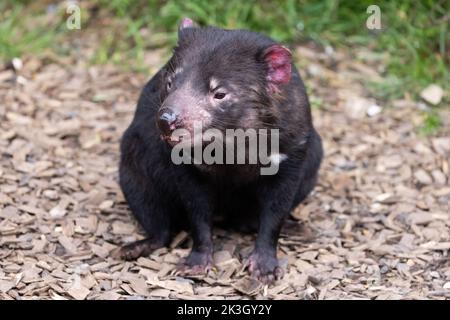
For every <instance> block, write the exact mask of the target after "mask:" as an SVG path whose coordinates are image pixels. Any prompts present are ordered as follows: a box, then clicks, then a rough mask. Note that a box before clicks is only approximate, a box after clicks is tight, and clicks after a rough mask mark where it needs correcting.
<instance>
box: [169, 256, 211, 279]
mask: <svg viewBox="0 0 450 320" xmlns="http://www.w3.org/2000/svg"><path fill="white" fill-rule="evenodd" d="M211 268H212V253H211V252H199V251H191V253H190V254H189V255H188V256H187V258H186V259H185V260H184V261H183V263H182V264H181V265H179V266H178V268H177V273H178V274H180V275H182V276H198V275H203V274H206V273H208V271H209V270H211Z"/></svg>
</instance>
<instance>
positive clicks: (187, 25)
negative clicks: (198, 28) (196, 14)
mask: <svg viewBox="0 0 450 320" xmlns="http://www.w3.org/2000/svg"><path fill="white" fill-rule="evenodd" d="M186 28H194V21H192V20H191V19H189V18H186V17H185V18H183V20H181V22H180V25H179V26H178V31H181V30H183V29H186Z"/></svg>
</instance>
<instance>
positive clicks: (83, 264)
mask: <svg viewBox="0 0 450 320" xmlns="http://www.w3.org/2000/svg"><path fill="white" fill-rule="evenodd" d="M298 53H299V56H300V57H301V58H300V59H299V61H300V62H299V65H303V67H302V70H303V74H304V77H305V78H306V80H307V81H306V82H307V86H308V88H309V89H310V92H311V100H312V103H313V105H315V104H317V103H318V101H319V102H320V103H319V104H320V105H321V107H319V108H314V117H315V124H316V126H317V128H318V131H319V132H320V134H321V135H322V137H323V139H324V145H325V150H326V158H325V161H324V164H323V166H322V171H321V176H320V180H319V183H318V186H317V188H316V189H315V191H314V192H313V194H312V195H311V196H310V197H309V198H308V199H307V201H306V202H305V203H304V204H302V205H301V206H300V207H299V208H297V209H296V210H295V211H294V212H293V213H292V217H293V220H292V221H290V222H289V223H288V224H287V225H286V227H285V229H284V230H283V234H282V238H281V240H280V244H281V245H280V248H279V253H278V255H279V258H280V260H281V264H282V266H283V267H284V268H285V269H286V275H285V277H284V278H283V279H282V280H281V281H278V282H277V283H275V285H272V286H269V287H267V286H264V285H263V284H262V283H260V282H258V281H257V280H254V279H252V278H250V277H248V275H247V273H246V271H243V270H242V269H243V265H242V261H243V257H245V256H246V255H247V254H248V253H249V251H250V250H251V245H252V243H253V239H254V236H250V235H242V234H232V233H229V232H227V231H223V230H215V246H216V253H215V255H214V260H215V268H214V269H213V270H211V271H210V272H209V274H208V275H207V276H204V277H199V278H182V277H179V276H177V275H176V274H175V267H176V264H177V263H178V261H179V259H180V258H182V257H185V256H186V255H187V253H188V251H189V246H190V239H189V237H188V236H187V234H185V233H181V234H179V235H178V236H177V237H176V238H175V239H174V241H173V243H172V245H171V246H170V248H163V249H160V250H157V251H156V252H154V253H153V254H152V255H150V256H149V257H142V258H140V259H138V260H137V261H135V262H124V261H120V260H116V259H114V258H113V257H112V254H111V253H112V251H113V250H115V249H116V248H117V247H118V246H120V245H123V244H125V243H128V242H131V241H134V240H137V239H141V238H143V237H144V235H143V234H142V232H141V230H140V229H139V227H138V226H137V224H136V222H135V221H134V220H133V219H132V218H131V216H130V213H129V210H128V208H127V205H126V203H125V202H124V198H123V195H122V194H121V192H120V190H119V187H118V185H117V163H118V144H119V139H120V136H121V133H122V132H123V130H124V129H125V128H126V127H127V125H128V123H129V122H130V120H131V117H132V115H133V112H134V107H135V103H136V100H137V97H138V95H139V91H140V89H141V87H142V86H143V84H144V83H145V81H146V79H145V77H144V76H143V75H138V74H134V73H127V72H123V71H119V69H118V68H117V67H113V66H89V65H88V64H87V63H85V62H84V61H82V60H78V61H77V60H72V62H71V63H63V62H55V61H53V62H52V61H51V60H50V61H46V60H45V59H41V60H40V59H37V58H33V57H28V58H24V59H23V66H22V67H21V68H20V70H14V69H11V68H3V69H0V299H148V298H155V299H168V298H170V299H195V298H197V299H246V298H249V299H253V298H258V299H445V298H450V256H449V251H450V205H449V203H450V186H449V183H450V178H449V172H450V169H449V165H450V160H449V159H450V135H449V133H450V129H449V128H450V125H449V119H450V116H449V115H450V113H449V112H448V111H445V110H444V111H443V113H442V114H443V117H442V119H443V128H442V130H441V132H440V134H439V135H437V136H432V137H424V136H422V135H420V134H418V131H417V130H416V125H417V124H418V122H419V121H421V120H420V119H422V110H421V106H422V105H423V103H422V104H421V103H416V102H414V101H412V100H409V99H406V98H405V99H399V100H394V101H390V102H389V104H386V105H382V106H381V107H380V106H378V105H376V101H375V100H373V99H372V98H371V97H370V96H369V95H368V94H367V92H366V90H365V88H364V86H363V85H361V81H360V80H361V79H362V78H364V77H371V78H376V77H377V75H378V70H377V68H376V67H368V66H367V65H365V64H362V63H357V62H353V59H351V58H349V57H348V56H345V55H342V54H340V53H334V54H333V55H331V56H330V54H325V53H321V52H316V51H315V50H313V49H311V48H308V47H299V48H298ZM422 107H423V106H422Z"/></svg>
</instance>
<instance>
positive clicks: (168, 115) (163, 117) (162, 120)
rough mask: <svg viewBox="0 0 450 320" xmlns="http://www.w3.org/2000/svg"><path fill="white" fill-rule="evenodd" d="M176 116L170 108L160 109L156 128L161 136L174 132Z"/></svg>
mask: <svg viewBox="0 0 450 320" xmlns="http://www.w3.org/2000/svg"><path fill="white" fill-rule="evenodd" d="M176 122H177V114H176V113H175V112H174V111H173V110H172V109H170V108H162V109H160V110H159V111H158V128H159V130H161V132H162V134H163V135H165V136H169V135H170V134H171V133H172V131H173V130H175V123H176Z"/></svg>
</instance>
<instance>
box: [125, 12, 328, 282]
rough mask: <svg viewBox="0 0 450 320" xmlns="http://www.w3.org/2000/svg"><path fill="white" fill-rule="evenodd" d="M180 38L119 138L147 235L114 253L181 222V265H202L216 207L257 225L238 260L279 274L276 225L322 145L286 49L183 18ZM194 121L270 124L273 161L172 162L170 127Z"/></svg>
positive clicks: (142, 244) (312, 173) (130, 193)
mask: <svg viewBox="0 0 450 320" xmlns="http://www.w3.org/2000/svg"><path fill="white" fill-rule="evenodd" d="M178 38H179V39H178V44H177V46H176V47H175V48H174V51H173V56H172V57H171V58H170V60H169V61H168V63H167V64H166V65H165V66H164V67H163V68H162V69H161V70H159V72H158V73H157V74H156V75H155V76H154V77H153V78H152V79H151V80H150V81H149V82H148V83H147V84H146V85H145V87H144V89H143V91H142V93H141V96H140V98H139V101H138V105H137V109H136V112H135V115H134V119H133V121H132V122H131V124H130V126H129V127H128V129H127V130H126V131H125V133H124V135H123V138H122V141H121V161H120V170H119V173H120V186H121V188H122V191H123V193H124V195H125V198H126V200H127V202H128V204H129V206H130V208H131V211H132V212H133V214H134V216H135V217H136V218H137V220H138V221H139V223H140V224H141V225H142V227H143V228H144V229H145V231H146V233H147V235H148V238H147V239H145V240H141V241H137V242H134V243H131V244H128V245H126V246H124V247H122V248H121V249H120V251H119V254H120V256H121V257H122V258H124V259H136V258H137V257H139V256H141V255H148V254H150V253H151V252H152V251H153V250H155V249H157V248H159V247H163V246H166V245H167V244H168V243H169V242H170V241H171V237H172V236H173V235H174V232H176V231H177V230H179V229H180V228H189V230H190V233H191V236H192V240H193V247H192V250H191V252H190V254H189V255H188V257H187V258H186V259H185V261H184V262H183V263H182V264H180V272H182V273H187V274H190V273H199V272H200V273H201V272H205V271H206V270H207V269H208V268H209V267H210V266H211V264H212V253H213V243H212V225H213V220H214V221H215V218H216V217H218V216H220V217H222V218H223V219H222V220H223V221H225V225H226V223H228V225H229V226H231V227H236V228H238V229H242V230H244V229H246V230H254V231H257V238H256V242H255V247H254V249H253V252H252V253H251V254H250V256H249V257H248V258H247V260H246V264H247V266H248V270H249V272H250V273H251V274H252V276H254V277H256V278H258V279H260V280H262V281H266V282H270V281H273V280H274V279H278V278H280V277H281V276H282V270H281V268H280V267H279V265H278V260H277V257H276V252H277V244H278V237H279V234H280V229H281V227H282V224H283V221H284V220H285V219H286V217H287V216H288V215H289V213H290V211H291V210H292V209H293V208H295V207H296V206H297V205H298V204H299V203H300V202H301V201H303V199H305V197H306V196H307V195H308V194H309V193H310V191H311V190H312V189H313V187H314V185H315V182H316V180H317V174H318V170H319V167H320V162H321V160H322V153H323V152H322V143H321V139H320V136H319V135H318V134H317V132H316V131H315V129H314V127H313V124H312V118H311V111H310V106H309V102H308V97H307V94H306V91H305V88H304V85H303V82H302V80H301V78H300V75H299V73H298V71H297V69H296V68H295V66H294V64H293V62H292V57H291V53H290V51H289V50H288V49H287V48H285V47H284V46H282V45H280V44H278V43H276V42H275V41H273V40H272V39H270V38H269V37H266V36H264V35H261V34H259V33H255V32H250V31H245V30H223V29H219V28H215V27H205V28H200V27H197V26H195V25H194V24H193V22H192V20H190V19H187V18H186V19H183V21H182V22H181V24H180V27H179V32H178ZM195 123H200V124H201V125H202V130H203V131H206V130H208V129H215V130H216V131H215V132H217V131H219V132H223V133H225V132H226V131H227V130H229V129H243V130H246V129H277V130H278V134H277V135H276V138H277V139H278V141H279V144H278V145H279V148H278V150H277V152H276V153H274V152H273V150H272V151H270V152H272V153H270V156H269V157H268V159H269V160H270V161H272V162H273V163H275V164H276V165H278V170H277V171H276V173H275V174H267V175H263V174H261V172H262V171H261V170H257V169H258V168H259V167H260V166H262V164H261V163H260V162H258V163H257V164H249V163H244V164H228V163H223V164H222V163H215V164H205V163H200V164H198V163H195V161H194V162H193V163H184V162H183V163H181V164H179V163H174V161H173V157H172V152H173V150H174V149H175V147H176V145H177V143H178V142H179V141H180V137H178V136H177V137H175V135H174V132H175V131H176V130H178V129H184V131H185V132H187V133H192V132H193V131H194V129H193V128H194V124H195ZM267 135H269V136H271V137H272V138H273V137H275V135H271V134H267ZM182 138H183V136H181V140H182ZM192 144H193V145H194V144H195V139H193V142H192ZM200 145H201V146H202V148H203V142H200ZM246 146H247V145H246ZM235 150H236V149H235ZM247 151H248V150H247ZM245 155H246V158H247V157H248V155H249V153H248V152H246V153H245ZM255 168H257V169H255Z"/></svg>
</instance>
